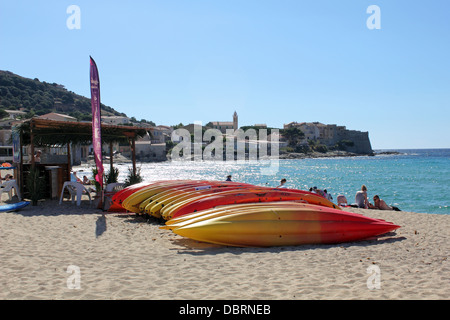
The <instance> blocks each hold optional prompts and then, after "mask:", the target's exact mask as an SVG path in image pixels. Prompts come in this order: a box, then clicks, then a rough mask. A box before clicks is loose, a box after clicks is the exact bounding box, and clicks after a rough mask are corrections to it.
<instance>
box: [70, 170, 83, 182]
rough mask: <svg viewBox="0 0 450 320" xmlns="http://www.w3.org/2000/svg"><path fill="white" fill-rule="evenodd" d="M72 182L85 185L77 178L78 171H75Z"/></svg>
mask: <svg viewBox="0 0 450 320" xmlns="http://www.w3.org/2000/svg"><path fill="white" fill-rule="evenodd" d="M71 180H72V181H74V182H79V183H83V181H81V179H80V178H78V177H77V172H76V171H74V172H73V173H72V178H71Z"/></svg>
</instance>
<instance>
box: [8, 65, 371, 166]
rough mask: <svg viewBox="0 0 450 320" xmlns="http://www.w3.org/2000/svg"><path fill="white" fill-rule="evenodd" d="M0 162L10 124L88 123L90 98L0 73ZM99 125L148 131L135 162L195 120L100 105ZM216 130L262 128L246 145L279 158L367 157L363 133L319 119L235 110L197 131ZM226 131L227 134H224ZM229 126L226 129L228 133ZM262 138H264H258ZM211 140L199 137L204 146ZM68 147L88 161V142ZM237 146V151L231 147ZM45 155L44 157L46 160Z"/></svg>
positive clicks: (160, 153) (126, 151)
mask: <svg viewBox="0 0 450 320" xmlns="http://www.w3.org/2000/svg"><path fill="white" fill-rule="evenodd" d="M0 118H1V120H0V161H2V162H5V161H8V162H11V161H12V160H13V150H12V148H13V147H12V141H11V140H12V139H11V133H12V129H13V127H14V126H17V125H20V123H21V122H23V121H25V120H26V119H30V118H39V119H46V120H53V121H72V122H90V121H91V116H90V100H89V99H88V98H86V97H82V96H79V95H77V94H75V93H73V92H71V91H68V90H66V89H65V88H64V86H62V85H58V84H55V83H53V84H49V83H46V82H40V81H39V80H38V79H34V80H32V79H27V78H23V77H20V76H18V75H15V74H13V73H11V72H8V71H0ZM101 120H102V123H103V124H107V125H113V126H124V125H126V126H135V127H141V128H143V129H145V130H146V131H147V133H148V134H147V135H146V136H144V137H142V138H140V139H138V140H137V141H136V142H135V154H136V159H137V160H138V161H143V162H144V161H165V160H167V159H168V157H167V156H168V154H169V155H170V150H171V148H172V147H173V146H174V145H176V144H177V143H179V142H180V141H181V140H180V139H179V138H176V137H177V135H176V134H175V135H173V134H172V133H173V131H174V130H176V129H185V130H187V131H188V132H189V133H190V134H191V135H193V134H194V124H188V125H183V124H181V123H180V124H178V125H175V126H173V125H156V124H155V123H154V122H152V121H148V120H145V119H141V120H140V121H138V120H136V118H134V117H128V116H126V115H125V114H124V113H119V112H117V111H116V110H114V109H113V108H111V107H108V106H104V105H102V118H101ZM208 129H217V130H218V131H220V132H221V133H223V134H224V135H225V136H226V135H227V133H229V132H231V133H233V134H234V133H235V132H236V130H238V129H242V130H243V131H244V132H245V133H247V132H250V131H248V130H249V129H255V130H256V131H258V130H259V129H267V137H266V136H259V137H258V139H259V140H256V141H254V137H253V138H252V137H251V136H248V137H246V144H247V148H248V146H249V145H251V144H254V145H256V147H259V143H266V141H269V142H272V143H277V144H278V147H279V148H278V149H279V153H280V157H281V158H283V157H284V158H293V157H294V158H295V157H305V156H311V155H314V156H317V155H319V156H326V155H371V154H373V150H372V148H371V144H370V140H369V134H368V132H361V131H355V130H348V129H347V128H346V127H345V126H339V125H336V124H323V123H320V122H296V121H293V122H289V123H287V124H284V126H283V128H268V127H267V125H266V124H245V125H243V126H242V125H240V124H239V116H238V113H237V111H235V112H234V113H233V114H232V115H230V120H229V121H217V120H214V119H212V121H210V122H208V123H207V124H205V125H204V126H202V132H205V131H206V130H208ZM273 129H278V131H279V136H277V138H276V139H275V140H274V139H273V136H272V134H271V133H272V130H273ZM227 130H228V132H227ZM230 130H231V131H230ZM263 140H264V141H263ZM209 142H210V141H203V142H202V146H203V147H205V146H206V145H207V144H208V143H209ZM70 148H71V152H70V154H71V157H72V159H71V162H72V164H73V165H77V164H80V163H83V162H87V161H89V160H91V159H92V157H93V155H92V146H91V145H76V146H70ZM109 148H110V146H109V145H104V146H103V151H104V153H105V156H106V155H109V154H110V150H109ZM235 148H236V146H235ZM235 150H236V149H235ZM43 151H44V152H43V157H44V160H47V161H49V162H52V163H56V162H57V158H58V157H64V155H65V154H67V148H66V147H64V146H63V147H56V146H55V147H54V148H47V149H45V150H43ZM112 151H113V153H114V154H115V156H116V157H120V159H121V161H128V160H129V159H130V157H131V147H130V145H129V144H127V143H124V144H119V143H115V144H114V145H113V146H112ZM29 153H30V148H29V147H24V148H23V155H24V159H23V160H24V161H27V160H28V158H29ZM45 157H47V159H45Z"/></svg>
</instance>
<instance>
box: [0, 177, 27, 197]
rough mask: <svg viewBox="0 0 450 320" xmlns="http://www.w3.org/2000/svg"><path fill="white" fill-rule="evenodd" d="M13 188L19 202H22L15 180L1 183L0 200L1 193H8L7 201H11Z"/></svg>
mask: <svg viewBox="0 0 450 320" xmlns="http://www.w3.org/2000/svg"><path fill="white" fill-rule="evenodd" d="M13 188H14V189H15V191H16V194H17V197H18V198H19V200H22V198H21V196H20V191H19V186H18V185H17V182H16V180H8V181H5V182H3V184H2V185H0V198H1V195H2V193H3V192H8V195H9V200H11V198H12V189H13Z"/></svg>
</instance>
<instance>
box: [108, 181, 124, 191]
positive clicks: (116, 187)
mask: <svg viewBox="0 0 450 320" xmlns="http://www.w3.org/2000/svg"><path fill="white" fill-rule="evenodd" d="M124 185H125V184H124V183H122V182H113V183H108V184H107V185H106V188H105V192H106V193H112V192H113V191H118V190H121V189H123V187H124Z"/></svg>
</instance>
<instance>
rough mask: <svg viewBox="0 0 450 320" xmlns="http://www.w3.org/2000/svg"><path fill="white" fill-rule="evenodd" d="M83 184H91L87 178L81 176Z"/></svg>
mask: <svg viewBox="0 0 450 320" xmlns="http://www.w3.org/2000/svg"><path fill="white" fill-rule="evenodd" d="M83 184H91V181H90V180H89V179H88V177H86V176H83Z"/></svg>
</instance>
